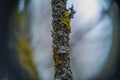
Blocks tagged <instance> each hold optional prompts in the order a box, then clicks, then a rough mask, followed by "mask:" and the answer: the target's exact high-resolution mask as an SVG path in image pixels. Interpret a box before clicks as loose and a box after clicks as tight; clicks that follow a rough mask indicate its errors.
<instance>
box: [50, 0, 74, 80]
mask: <svg viewBox="0 0 120 80" xmlns="http://www.w3.org/2000/svg"><path fill="white" fill-rule="evenodd" d="M66 1H67V0H51V4H52V17H53V19H52V26H53V29H52V31H51V32H52V37H53V59H54V62H55V65H54V70H55V73H54V80H73V78H72V72H71V68H70V55H69V34H70V32H71V27H70V19H71V18H73V15H74V13H75V11H74V10H73V6H72V7H71V8H70V11H71V12H69V10H68V9H66Z"/></svg>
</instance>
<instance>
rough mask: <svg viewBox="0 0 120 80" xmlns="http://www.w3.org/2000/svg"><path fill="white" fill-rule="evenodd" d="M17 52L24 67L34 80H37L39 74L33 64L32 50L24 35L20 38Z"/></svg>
mask: <svg viewBox="0 0 120 80" xmlns="http://www.w3.org/2000/svg"><path fill="white" fill-rule="evenodd" d="M17 50H18V52H19V58H20V62H21V65H22V67H23V68H24V69H25V70H26V71H28V73H29V74H30V76H31V77H32V79H33V80H36V79H37V72H36V68H35V65H34V62H33V57H32V49H31V48H30V45H29V44H28V42H27V40H26V38H25V37H24V36H22V35H19V36H18V44H17Z"/></svg>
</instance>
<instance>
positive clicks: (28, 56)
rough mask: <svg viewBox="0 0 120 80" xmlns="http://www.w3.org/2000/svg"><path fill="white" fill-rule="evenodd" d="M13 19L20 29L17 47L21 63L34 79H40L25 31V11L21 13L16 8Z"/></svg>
mask: <svg viewBox="0 0 120 80" xmlns="http://www.w3.org/2000/svg"><path fill="white" fill-rule="evenodd" d="M12 20H13V22H14V25H15V26H16V29H18V33H17V37H16V38H17V43H16V49H17V52H18V55H19V60H20V64H21V66H22V68H23V69H24V70H25V71H27V72H28V74H29V76H30V77H31V78H32V80H38V73H37V70H36V67H35V64H34V61H33V55H32V53H33V52H32V48H31V46H30V44H29V43H28V41H27V36H25V34H24V33H23V32H24V31H25V23H26V22H25V18H24V13H19V12H18V11H17V9H15V10H14V12H13V15H12Z"/></svg>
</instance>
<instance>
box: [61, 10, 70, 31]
mask: <svg viewBox="0 0 120 80" xmlns="http://www.w3.org/2000/svg"><path fill="white" fill-rule="evenodd" d="M62 24H64V25H65V26H66V27H67V30H68V31H69V32H70V31H71V27H70V14H69V13H68V12H66V13H65V14H64V15H63V16H62Z"/></svg>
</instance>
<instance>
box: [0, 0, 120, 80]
mask: <svg viewBox="0 0 120 80" xmlns="http://www.w3.org/2000/svg"><path fill="white" fill-rule="evenodd" d="M72 4H73V5H74V9H75V11H76V14H75V16H74V18H73V19H72V20H71V29H72V30H71V31H72V32H71V34H70V56H71V69H72V73H73V78H74V80H119V79H120V77H119V76H120V64H119V59H120V54H119V53H120V50H119V48H120V15H119V14H120V13H119V10H120V6H119V5H120V2H119V0H76V1H74V0H68V2H67V8H70V7H71V5H72ZM51 13H52V12H51V2H50V0H0V80H53V76H54V61H53V59H52V37H51V30H52V25H51V22H52V16H51Z"/></svg>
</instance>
